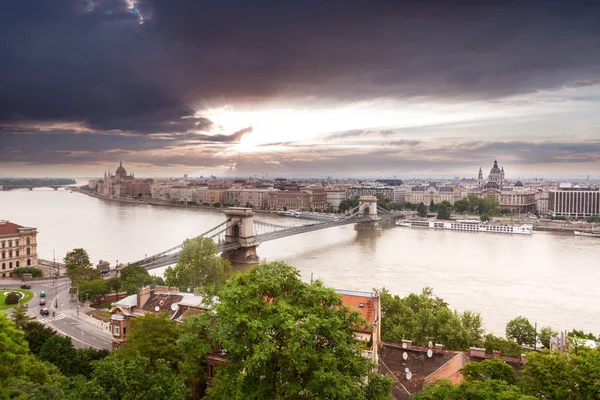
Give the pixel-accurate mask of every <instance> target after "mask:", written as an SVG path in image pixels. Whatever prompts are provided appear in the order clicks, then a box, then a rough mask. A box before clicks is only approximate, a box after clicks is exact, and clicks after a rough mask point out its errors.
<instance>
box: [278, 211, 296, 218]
mask: <svg viewBox="0 0 600 400" xmlns="http://www.w3.org/2000/svg"><path fill="white" fill-rule="evenodd" d="M278 214H279V215H281V216H282V217H294V218H300V213H299V212H296V211H279V212H278Z"/></svg>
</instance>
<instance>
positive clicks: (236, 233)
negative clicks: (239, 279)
mask: <svg viewBox="0 0 600 400" xmlns="http://www.w3.org/2000/svg"><path fill="white" fill-rule="evenodd" d="M223 212H224V213H225V217H226V218H227V230H226V231H225V245H228V244H233V243H239V244H240V247H238V248H237V249H234V250H226V251H224V252H223V258H225V259H227V260H229V261H230V262H231V263H232V264H258V262H259V261H260V259H259V258H258V256H257V255H256V246H257V244H256V240H255V238H254V218H253V213H252V209H251V208H245V207H230V208H226V209H225V210H223Z"/></svg>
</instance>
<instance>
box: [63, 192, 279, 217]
mask: <svg viewBox="0 0 600 400" xmlns="http://www.w3.org/2000/svg"><path fill="white" fill-rule="evenodd" d="M72 191H73V192H75V193H81V194H85V195H87V196H90V197H95V198H97V199H100V200H106V201H116V202H119V203H134V204H148V205H151V206H163V207H178V208H199V209H204V210H224V209H226V208H228V207H215V206H205V205H202V204H197V205H191V204H177V203H169V202H167V201H158V200H146V199H143V200H137V199H126V198H123V197H105V196H100V195H99V194H96V193H92V192H89V191H87V190H81V189H73V190H72ZM253 211H254V212H255V213H258V214H261V213H262V214H277V213H278V212H279V211H276V210H259V209H253Z"/></svg>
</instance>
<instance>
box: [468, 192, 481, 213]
mask: <svg viewBox="0 0 600 400" xmlns="http://www.w3.org/2000/svg"><path fill="white" fill-rule="evenodd" d="M467 201H468V202H469V211H471V212H479V196H477V195H476V194H470V195H468V196H467Z"/></svg>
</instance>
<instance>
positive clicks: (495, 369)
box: [461, 358, 516, 384]
mask: <svg viewBox="0 0 600 400" xmlns="http://www.w3.org/2000/svg"><path fill="white" fill-rule="evenodd" d="M461 373H462V375H463V376H464V377H465V379H466V380H468V381H469V380H470V381H473V380H478V381H489V380H498V381H504V382H506V383H510V384H513V383H515V380H516V379H515V370H514V369H513V368H512V367H511V366H510V365H508V364H507V363H506V362H504V360H501V359H499V358H493V359H491V360H483V361H482V362H472V363H468V364H467V365H465V366H464V367H463V368H462V370H461Z"/></svg>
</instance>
